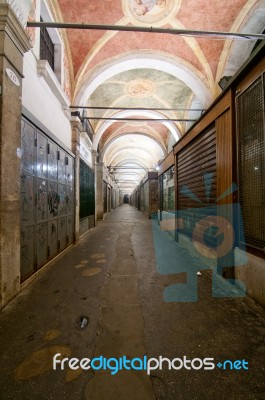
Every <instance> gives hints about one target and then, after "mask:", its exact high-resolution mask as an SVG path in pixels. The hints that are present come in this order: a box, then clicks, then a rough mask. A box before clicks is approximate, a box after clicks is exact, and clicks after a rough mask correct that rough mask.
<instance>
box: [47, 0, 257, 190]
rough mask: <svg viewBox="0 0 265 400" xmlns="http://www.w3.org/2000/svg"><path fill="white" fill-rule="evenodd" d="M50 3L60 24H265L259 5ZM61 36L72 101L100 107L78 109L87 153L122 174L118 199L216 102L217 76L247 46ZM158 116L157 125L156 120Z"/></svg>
mask: <svg viewBox="0 0 265 400" xmlns="http://www.w3.org/2000/svg"><path fill="white" fill-rule="evenodd" d="M50 5H52V8H53V11H54V14H55V15H56V19H57V20H58V21H60V22H73V23H82V22H83V23H86V24H107V25H122V26H140V27H150V26H152V27H164V28H173V29H188V30H199V31H222V32H246V33H261V32H262V31H263V30H264V25H265V1H264V0H262V1H261V0H258V1H257V0H248V1H247V0H223V1H220V0H211V1H209V0H104V1H103V0H99V1H89V0H75V1H73V0H56V1H51V0H50ZM64 35H65V43H66V49H67V54H68V61H69V63H70V67H71V68H70V75H71V80H72V104H74V105H75V106H77V107H78V106H86V107H104V108H102V109H94V108H93V109H89V110H86V113H87V116H88V117H91V118H90V122H91V124H92V126H93V128H94V132H95V138H94V143H93V147H94V149H98V150H99V151H100V152H101V153H102V157H103V161H104V163H105V165H106V166H110V165H111V166H119V167H122V168H123V169H122V168H121V169H120V170H119V171H120V172H119V173H118V174H116V179H117V181H118V183H119V185H120V187H121V189H122V191H124V193H127V192H128V193H130V192H131V191H132V190H133V188H134V187H135V186H136V185H137V184H138V183H139V181H140V180H141V179H142V177H143V175H144V174H145V172H146V170H147V169H152V168H155V166H156V165H157V163H158V161H159V160H160V159H162V158H164V157H165V155H166V154H167V153H168V152H169V151H170V150H171V149H172V145H173V144H174V143H175V142H176V141H177V140H178V138H179V137H181V135H183V134H184V133H185V131H186V130H187V128H188V127H189V126H190V125H191V124H192V123H193V121H194V120H196V119H197V118H198V117H199V116H200V115H201V112H202V110H204V109H206V108H207V107H208V106H209V105H210V104H211V103H212V101H213V100H214V99H215V98H216V97H217V96H218V94H219V93H220V91H221V89H220V87H219V85H218V82H219V81H220V79H221V78H222V77H223V76H232V75H233V74H234V73H235V72H236V71H237V69H238V68H239V67H240V66H241V65H242V64H243V62H244V61H245V60H246V59H247V57H248V56H249V55H250V53H251V51H252V49H253V47H254V45H255V41H253V40H243V39H241V40H238V39H236V38H234V37H225V36H224V37H213V36H206V35H205V34H204V33H202V34H201V35H199V36H194V35H173V34H169V33H164V34H161V33H152V32H148V33H146V32H144V33H143V32H120V31H106V30H74V29H67V30H66V31H65V33H64ZM139 108H141V110H139ZM93 118H95V119H93ZM106 118H114V119H116V120H110V119H106ZM119 118H122V120H117V119H119ZM124 118H127V120H124ZM158 118H159V119H162V121H154V120H155V119H158ZM138 120H139V121H138ZM126 168H127V169H126Z"/></svg>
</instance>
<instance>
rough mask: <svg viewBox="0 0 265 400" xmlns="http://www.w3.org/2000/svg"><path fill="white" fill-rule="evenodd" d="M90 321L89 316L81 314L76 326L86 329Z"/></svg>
mask: <svg viewBox="0 0 265 400" xmlns="http://www.w3.org/2000/svg"><path fill="white" fill-rule="evenodd" d="M88 323H89V317H86V316H84V315H80V317H78V318H77V321H76V327H77V328H78V329H85V328H87V326H88Z"/></svg>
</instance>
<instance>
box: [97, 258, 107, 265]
mask: <svg viewBox="0 0 265 400" xmlns="http://www.w3.org/2000/svg"><path fill="white" fill-rule="evenodd" d="M105 262H106V260H105V259H104V260H97V261H96V264H104V263H105Z"/></svg>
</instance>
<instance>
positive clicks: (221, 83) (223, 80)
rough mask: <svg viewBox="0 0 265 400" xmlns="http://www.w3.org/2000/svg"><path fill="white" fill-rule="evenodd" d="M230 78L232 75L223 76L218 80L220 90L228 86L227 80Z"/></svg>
mask: <svg viewBox="0 0 265 400" xmlns="http://www.w3.org/2000/svg"><path fill="white" fill-rule="evenodd" d="M231 78H232V76H223V77H222V78H221V79H220V81H219V82H218V85H219V86H220V88H221V89H222V90H225V89H226V88H227V86H228V82H229V81H230V79H231Z"/></svg>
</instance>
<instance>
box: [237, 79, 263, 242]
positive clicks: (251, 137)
mask: <svg viewBox="0 0 265 400" xmlns="http://www.w3.org/2000/svg"><path fill="white" fill-rule="evenodd" d="M236 106H237V110H236V111H237V135H238V173H239V202H240V205H241V209H242V217H243V225H244V234H245V242H246V244H247V245H249V246H251V247H253V248H257V249H264V247H265V141H264V134H265V130H264V122H265V120H264V113H265V108H264V84H263V77H262V76H260V77H259V78H258V79H257V80H256V81H255V82H253V83H252V84H251V85H250V86H249V87H248V88H247V89H246V90H245V91H244V92H243V93H241V94H240V95H239V96H238V97H237V100H236ZM242 231H243V230H242ZM243 240H244V238H243V237H241V241H243Z"/></svg>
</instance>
